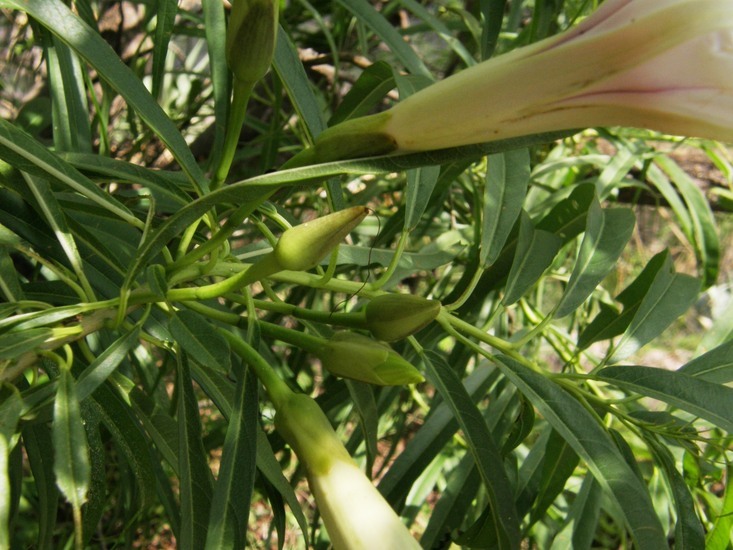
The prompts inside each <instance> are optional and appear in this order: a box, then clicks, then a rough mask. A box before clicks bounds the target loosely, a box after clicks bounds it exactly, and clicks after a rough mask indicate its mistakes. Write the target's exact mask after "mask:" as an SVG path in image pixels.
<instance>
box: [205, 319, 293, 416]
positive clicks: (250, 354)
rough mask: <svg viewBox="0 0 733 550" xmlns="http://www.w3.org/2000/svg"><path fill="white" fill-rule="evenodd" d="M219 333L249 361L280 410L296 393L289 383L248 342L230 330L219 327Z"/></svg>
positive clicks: (237, 352)
mask: <svg viewBox="0 0 733 550" xmlns="http://www.w3.org/2000/svg"><path fill="white" fill-rule="evenodd" d="M218 330H219V333H220V334H221V335H222V336H224V338H226V339H227V341H228V342H229V344H230V345H231V346H232V350H233V351H234V353H236V354H237V355H239V356H240V357H241V358H242V360H243V361H244V362H245V363H247V364H248V365H249V366H250V368H251V369H252V370H253V371H254V373H255V375H256V376H257V378H258V379H259V381H260V382H262V385H263V386H265V390H267V395H269V396H270V400H271V401H272V404H273V405H274V406H275V409H276V410H279V409H280V408H281V407H282V406H283V405H284V404H285V402H286V401H287V400H288V399H289V398H290V397H291V396H292V395H294V392H293V391H292V390H291V389H290V388H289V387H288V386H287V384H286V383H285V382H284V381H283V380H282V379H281V378H280V377H279V376H278V375H277V373H275V371H274V370H273V368H272V367H271V366H270V365H269V364H268V363H267V361H265V359H264V358H263V357H262V356H261V355H260V354H259V353H257V350H255V349H254V348H253V347H252V346H250V345H249V344H248V343H247V342H245V341H244V340H242V339H241V338H238V337H237V336H235V335H234V334H232V333H231V332H229V331H228V330H224V329H218Z"/></svg>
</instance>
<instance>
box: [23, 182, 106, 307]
mask: <svg viewBox="0 0 733 550" xmlns="http://www.w3.org/2000/svg"><path fill="white" fill-rule="evenodd" d="M25 179H26V182H27V183H28V187H29V188H30V190H31V191H32V192H33V196H34V197H35V199H36V201H37V203H38V208H39V209H40V212H39V213H40V214H41V215H42V216H43V217H44V218H45V220H46V222H47V223H48V225H49V227H50V228H51V230H52V231H53V232H54V234H55V235H56V239H58V241H59V244H60V245H61V248H63V250H64V253H65V254H66V259H67V260H68V262H69V264H70V265H71V268H72V269H73V270H74V273H75V274H76V276H77V278H78V279H79V283H80V284H81V286H82V288H83V289H84V293H85V294H86V299H87V300H93V299H94V290H92V287H91V285H90V284H89V281H88V280H87V276H86V273H85V272H84V267H85V264H84V262H83V261H82V259H81V254H79V249H78V247H77V244H76V241H75V240H74V237H73V235H72V232H71V230H70V229H69V226H68V224H67V222H66V215H65V213H64V209H63V208H62V207H61V205H60V204H59V202H58V200H57V199H56V197H55V196H54V194H53V192H52V191H51V186H50V185H49V183H48V182H47V181H46V180H44V179H41V178H36V177H33V176H30V175H25Z"/></svg>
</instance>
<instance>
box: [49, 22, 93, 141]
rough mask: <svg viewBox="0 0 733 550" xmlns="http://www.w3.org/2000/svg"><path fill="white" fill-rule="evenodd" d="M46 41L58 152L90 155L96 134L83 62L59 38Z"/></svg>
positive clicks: (50, 37)
mask: <svg viewBox="0 0 733 550" xmlns="http://www.w3.org/2000/svg"><path fill="white" fill-rule="evenodd" d="M45 42H46V48H45V52H46V66H47V67H48V80H49V87H48V88H49V91H50V94H51V101H52V107H53V110H52V117H53V128H54V132H53V139H54V145H55V149H56V150H57V151H79V152H84V153H89V152H91V150H92V132H91V128H90V126H89V106H88V105H87V99H86V90H85V89H84V77H83V75H82V70H81V65H80V63H79V59H78V58H77V56H76V54H74V52H73V51H72V50H71V49H70V48H69V47H68V46H67V45H66V44H64V43H63V42H62V41H61V40H59V39H58V38H57V37H55V36H53V35H48V37H47V40H46V41H45Z"/></svg>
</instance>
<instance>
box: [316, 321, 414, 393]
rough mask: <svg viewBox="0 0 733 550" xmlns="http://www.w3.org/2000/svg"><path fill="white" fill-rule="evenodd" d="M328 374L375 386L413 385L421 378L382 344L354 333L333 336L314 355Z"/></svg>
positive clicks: (398, 356) (405, 362)
mask: <svg viewBox="0 0 733 550" xmlns="http://www.w3.org/2000/svg"><path fill="white" fill-rule="evenodd" d="M317 355H318V357H320V359H321V363H322V365H323V368H325V369H326V370H327V371H328V372H330V373H331V374H335V375H336V376H341V377H343V378H350V379H352V380H360V381H361V382H367V383H369V384H377V385H379V386H401V385H403V384H417V383H418V382H422V381H424V380H425V378H423V376H422V374H420V372H419V371H418V370H417V369H416V368H415V367H413V366H412V365H411V364H410V363H408V362H407V361H405V360H404V359H403V358H402V356H401V355H400V354H399V353H397V352H396V351H394V350H393V349H392V348H390V347H389V346H388V345H387V344H384V343H383V342H377V341H376V340H372V339H371V338H368V337H366V336H363V335H361V334H357V333H355V332H348V331H343V332H337V333H336V334H334V335H333V336H332V337H331V338H330V339H329V340H328V341H327V342H326V343H325V344H323V346H322V348H321V349H320V350H319V351H318V352H317Z"/></svg>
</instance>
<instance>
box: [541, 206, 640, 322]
mask: <svg viewBox="0 0 733 550" xmlns="http://www.w3.org/2000/svg"><path fill="white" fill-rule="evenodd" d="M634 222H635V217H634V214H633V212H632V211H631V210H627V209H621V208H613V209H604V208H601V205H600V203H599V202H598V201H597V200H595V201H593V203H592V204H591V207H590V210H589V211H588V221H587V224H586V228H585V236H584V237H583V241H582V242H581V244H580V252H579V253H578V258H577V260H576V261H575V267H574V268H573V272H572V274H571V275H570V280H569V281H568V285H567V287H566V288H565V292H564V293H563V295H562V298H560V302H559V303H558V305H557V309H556V311H555V315H556V316H557V317H563V316H565V315H567V314H569V313H571V312H572V311H575V309H576V308H577V307H578V306H580V304H582V303H583V302H584V301H585V300H586V299H587V298H588V297H589V296H590V295H591V294H592V293H593V291H594V290H595V288H596V287H597V286H598V284H599V283H600V282H601V281H602V280H603V279H604V278H605V277H606V275H608V274H609V273H610V272H611V270H612V269H613V268H614V267H615V266H616V261H617V260H618V258H619V256H620V255H621V252H622V251H623V249H624V247H625V246H626V243H627V242H628V241H629V238H630V237H631V232H632V231H633V229H634Z"/></svg>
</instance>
